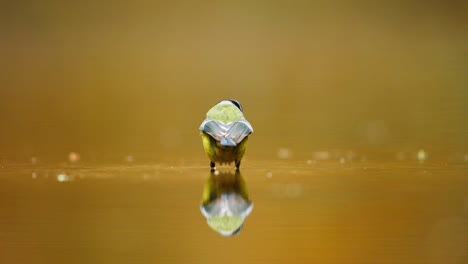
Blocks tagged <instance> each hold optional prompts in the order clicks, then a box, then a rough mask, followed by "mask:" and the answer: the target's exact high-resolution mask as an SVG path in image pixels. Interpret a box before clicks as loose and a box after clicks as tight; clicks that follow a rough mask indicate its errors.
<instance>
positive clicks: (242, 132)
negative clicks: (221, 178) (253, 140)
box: [200, 100, 253, 170]
mask: <svg viewBox="0 0 468 264" xmlns="http://www.w3.org/2000/svg"><path fill="white" fill-rule="evenodd" d="M200 131H201V135H202V140H203V147H204V149H205V152H206V155H208V158H209V159H210V161H211V162H210V167H211V170H215V163H220V164H225V163H227V164H230V163H231V162H235V164H236V168H237V169H239V167H240V163H241V160H242V157H243V156H244V154H245V150H246V149H247V139H248V135H250V134H251V133H252V132H253V128H252V126H251V125H250V123H249V122H248V121H247V120H245V118H244V114H243V109H242V106H241V104H240V103H239V102H238V101H236V100H222V101H220V102H219V103H217V104H216V105H215V106H213V108H211V109H210V110H209V111H208V113H206V119H205V121H203V123H202V124H201V126H200Z"/></svg>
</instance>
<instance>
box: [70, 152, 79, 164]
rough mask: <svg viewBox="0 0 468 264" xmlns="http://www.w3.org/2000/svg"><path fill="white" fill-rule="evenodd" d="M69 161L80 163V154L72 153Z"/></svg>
mask: <svg viewBox="0 0 468 264" xmlns="http://www.w3.org/2000/svg"><path fill="white" fill-rule="evenodd" d="M68 160H69V161H70V162H78V161H80V154H78V153H76V152H70V153H69V154H68Z"/></svg>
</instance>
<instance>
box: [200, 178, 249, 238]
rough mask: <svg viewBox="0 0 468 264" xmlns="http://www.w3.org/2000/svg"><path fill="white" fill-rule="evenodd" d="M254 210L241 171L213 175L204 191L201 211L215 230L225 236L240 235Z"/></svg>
mask: <svg viewBox="0 0 468 264" xmlns="http://www.w3.org/2000/svg"><path fill="white" fill-rule="evenodd" d="M252 208H253V203H252V201H250V200H249V197H248V193H247V186H246V184H245V182H244V179H243V178H242V176H241V174H240V172H239V171H236V173H235V174H232V173H220V174H219V175H216V174H214V173H211V175H210V178H209V179H208V181H207V182H206V184H205V187H204V189H203V200H202V205H201V206H200V210H201V212H202V214H203V215H204V216H205V217H206V219H207V222H208V225H209V226H210V227H211V228H212V229H213V230H215V231H216V232H218V233H220V234H221V235H223V236H232V235H235V234H237V233H239V232H240V231H241V230H242V227H243V225H244V220H245V218H246V217H247V216H248V215H249V214H250V212H252Z"/></svg>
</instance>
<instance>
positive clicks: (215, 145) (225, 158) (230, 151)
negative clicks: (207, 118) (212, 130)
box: [201, 132, 249, 166]
mask: <svg viewBox="0 0 468 264" xmlns="http://www.w3.org/2000/svg"><path fill="white" fill-rule="evenodd" d="M201 135H202V140H203V148H204V149H205V152H206V155H207V156H208V158H209V159H210V161H211V162H213V163H220V164H225V163H227V164H230V163H231V162H235V163H236V166H237V164H240V161H241V160H242V157H244V154H245V150H246V149H247V141H248V138H249V137H248V136H247V137H245V138H244V139H243V140H242V141H241V142H240V143H239V144H238V145H237V146H235V147H224V146H222V145H221V144H220V143H219V141H217V140H216V139H214V138H212V137H211V136H210V135H208V134H206V133H203V132H202V133H201Z"/></svg>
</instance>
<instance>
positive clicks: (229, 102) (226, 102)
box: [216, 100, 236, 106]
mask: <svg viewBox="0 0 468 264" xmlns="http://www.w3.org/2000/svg"><path fill="white" fill-rule="evenodd" d="M223 104H230V105H233V106H236V105H235V104H233V103H232V102H231V101H229V100H223V101H221V102H219V103H217V104H216V105H223Z"/></svg>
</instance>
